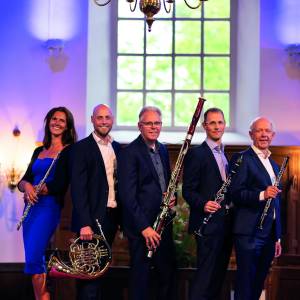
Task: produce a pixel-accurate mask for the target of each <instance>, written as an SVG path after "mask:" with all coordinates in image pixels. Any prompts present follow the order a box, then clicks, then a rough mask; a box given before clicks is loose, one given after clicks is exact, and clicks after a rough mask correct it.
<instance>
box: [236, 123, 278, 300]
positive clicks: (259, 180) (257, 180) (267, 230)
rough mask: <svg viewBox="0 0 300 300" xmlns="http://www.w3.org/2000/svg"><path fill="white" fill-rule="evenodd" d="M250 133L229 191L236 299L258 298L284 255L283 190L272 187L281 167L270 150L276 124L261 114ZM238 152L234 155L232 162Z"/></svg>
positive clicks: (248, 299) (252, 299)
mask: <svg viewBox="0 0 300 300" xmlns="http://www.w3.org/2000/svg"><path fill="white" fill-rule="evenodd" d="M249 135H250V137H251V139H252V142H253V144H252V146H251V147H250V148H248V149H247V150H245V151H244V152H242V153H243V162H242V164H241V166H240V168H239V172H238V174H237V176H235V178H234V180H233V182H232V185H231V192H230V193H231V195H232V201H233V202H234V205H235V217H234V227H233V233H234V244H235V250H236V259H237V274H236V286H235V296H234V299H235V300H258V299H259V297H260V294H261V292H262V289H263V286H264V280H265V278H266V276H267V273H268V270H269V268H270V265H271V262H272V260H273V258H274V257H278V256H280V254H281V244H280V237H281V224H280V197H279V194H280V192H281V191H280V189H279V188H277V187H275V186H273V184H274V182H275V179H276V176H277V174H278V172H279V168H278V166H277V164H276V163H275V162H274V161H273V160H272V159H271V158H270V155H271V152H270V150H269V146H270V144H271V142H272V139H273V137H274V135H275V132H274V127H273V124H272V123H271V121H270V120H268V119H267V118H264V117H259V118H257V119H255V120H254V121H253V122H252V123H251V126H250V131H249ZM239 155H240V154H239ZM239 155H236V156H233V158H232V160H231V163H230V164H231V165H232V163H233V162H234V161H235V160H236V159H237V157H239ZM269 198H271V199H272V201H271V205H270V208H269V210H268V214H267V216H266V218H265V221H264V224H263V227H262V229H261V228H260V226H259V225H260V218H261V215H262V213H263V210H264V207H265V205H266V201H267V200H268V199H269Z"/></svg>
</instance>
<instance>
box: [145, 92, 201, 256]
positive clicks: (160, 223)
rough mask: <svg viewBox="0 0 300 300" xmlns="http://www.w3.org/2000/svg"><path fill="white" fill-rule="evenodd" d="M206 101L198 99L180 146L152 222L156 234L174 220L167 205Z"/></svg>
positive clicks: (172, 211)
mask: <svg viewBox="0 0 300 300" xmlns="http://www.w3.org/2000/svg"><path fill="white" fill-rule="evenodd" d="M205 101H206V100H205V99H204V98H201V97H200V98H199V101H198V104H197V107H196V110H195V112H194V115H193V118H192V121H191V124H190V126H189V129H188V132H187V135H186V138H185V140H184V142H183V144H182V146H181V149H180V152H179V154H178V157H177V161H176V164H175V167H174V170H173V172H172V174H171V179H170V181H169V185H168V188H167V192H166V193H165V195H164V197H163V200H162V203H161V206H160V212H159V214H158V216H157V218H156V220H155V222H154V225H153V229H154V230H155V231H156V232H157V233H158V234H161V233H162V232H163V230H164V229H165V227H166V226H167V225H168V224H169V223H170V222H171V221H172V220H173V219H174V217H175V215H176V212H175V211H174V210H172V209H171V208H170V207H169V205H170V202H171V200H172V198H173V197H174V194H175V191H176V189H177V186H178V183H179V176H180V172H181V170H182V166H183V160H184V157H185V155H186V153H187V151H188V148H189V146H190V144H191V141H192V138H193V135H194V132H195V129H196V126H197V123H198V121H199V119H200V115H201V112H202V108H203V105H204V102H205ZM153 253H154V249H150V250H148V253H147V257H148V258H151V257H152V255H153Z"/></svg>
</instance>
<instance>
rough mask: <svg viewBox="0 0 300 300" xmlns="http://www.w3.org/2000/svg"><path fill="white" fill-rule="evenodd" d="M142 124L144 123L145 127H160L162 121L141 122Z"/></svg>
mask: <svg viewBox="0 0 300 300" xmlns="http://www.w3.org/2000/svg"><path fill="white" fill-rule="evenodd" d="M140 123H141V124H143V125H144V126H145V127H159V126H161V124H162V122H158V121H156V122H140Z"/></svg>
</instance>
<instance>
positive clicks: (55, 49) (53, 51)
mask: <svg viewBox="0 0 300 300" xmlns="http://www.w3.org/2000/svg"><path fill="white" fill-rule="evenodd" d="M64 47H65V43H64V41H63V40H61V39H49V40H47V41H46V48H47V49H48V51H49V54H50V55H55V56H57V55H59V54H60V53H62V52H63V50H64Z"/></svg>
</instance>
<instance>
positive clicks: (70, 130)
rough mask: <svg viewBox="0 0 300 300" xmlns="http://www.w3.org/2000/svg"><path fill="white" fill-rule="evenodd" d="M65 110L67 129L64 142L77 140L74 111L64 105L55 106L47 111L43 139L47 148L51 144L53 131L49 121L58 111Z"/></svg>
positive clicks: (66, 143) (70, 142)
mask: <svg viewBox="0 0 300 300" xmlns="http://www.w3.org/2000/svg"><path fill="white" fill-rule="evenodd" d="M57 111H59V112H63V113H65V115H66V122H67V129H66V130H65V131H64V133H63V136H62V144H63V145H68V144H73V143H75V142H76V141H77V133H76V129H75V126H74V118H73V115H72V113H71V112H70V111H69V110H68V109H67V108H66V107H64V106H59V107H54V108H52V109H50V110H49V112H48V113H47V115H46V117H45V119H44V123H45V134H44V139H43V144H44V147H45V148H46V149H48V148H49V147H50V145H51V132H50V129H49V123H50V120H51V118H52V117H53V115H54V114H55V113H56V112H57Z"/></svg>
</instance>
